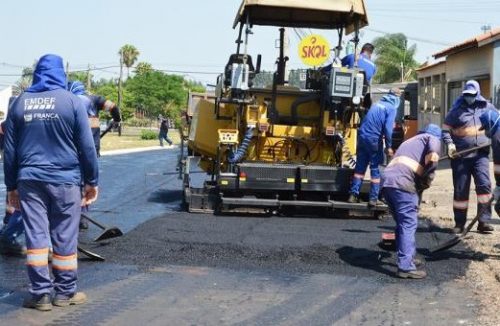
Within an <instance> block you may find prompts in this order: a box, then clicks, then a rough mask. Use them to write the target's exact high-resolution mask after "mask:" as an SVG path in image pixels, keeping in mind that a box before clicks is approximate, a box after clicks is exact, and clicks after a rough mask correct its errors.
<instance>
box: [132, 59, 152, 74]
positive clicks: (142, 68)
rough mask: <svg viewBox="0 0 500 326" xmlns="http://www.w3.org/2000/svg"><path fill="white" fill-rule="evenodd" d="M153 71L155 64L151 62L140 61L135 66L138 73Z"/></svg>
mask: <svg viewBox="0 0 500 326" xmlns="http://www.w3.org/2000/svg"><path fill="white" fill-rule="evenodd" d="M152 71H153V66H152V65H151V64H150V63H149V62H139V63H138V64H137V65H136V66H135V73H136V74H138V75H143V74H147V73H148V72H152Z"/></svg>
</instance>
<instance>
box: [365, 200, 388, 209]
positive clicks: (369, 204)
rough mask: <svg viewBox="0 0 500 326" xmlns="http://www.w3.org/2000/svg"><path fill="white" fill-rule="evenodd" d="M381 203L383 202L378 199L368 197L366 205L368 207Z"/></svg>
mask: <svg viewBox="0 0 500 326" xmlns="http://www.w3.org/2000/svg"><path fill="white" fill-rule="evenodd" d="M381 205H384V203H383V202H381V201H380V200H378V199H370V201H369V202H368V207H370V208H373V207H377V206H381Z"/></svg>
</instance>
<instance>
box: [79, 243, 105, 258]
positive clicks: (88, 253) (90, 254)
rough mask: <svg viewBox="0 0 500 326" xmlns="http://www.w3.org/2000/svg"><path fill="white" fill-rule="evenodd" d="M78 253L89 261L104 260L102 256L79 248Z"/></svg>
mask: <svg viewBox="0 0 500 326" xmlns="http://www.w3.org/2000/svg"><path fill="white" fill-rule="evenodd" d="M78 252H81V253H82V254H84V255H85V256H87V257H89V258H90V260H95V261H104V260H105V259H104V257H103V256H101V255H98V254H96V253H95V252H92V251H88V250H87V249H83V248H82V247H80V246H78Z"/></svg>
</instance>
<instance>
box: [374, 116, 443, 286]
mask: <svg viewBox="0 0 500 326" xmlns="http://www.w3.org/2000/svg"><path fill="white" fill-rule="evenodd" d="M440 153H441V129H440V128H439V127H438V126H436V125H433V124H430V125H428V126H427V127H426V128H425V129H424V130H422V131H420V132H419V133H418V134H417V135H416V136H415V137H412V138H410V139H408V140H407V141H405V142H404V143H403V144H401V146H400V147H399V149H398V150H397V152H396V155H394V158H393V159H392V160H391V162H390V163H389V165H388V166H387V168H386V169H385V170H384V176H383V178H382V192H383V194H384V197H385V199H386V201H387V204H388V205H389V208H390V209H391V212H392V214H393V216H394V219H395V220H396V246H397V254H398V272H397V275H398V276H399V277H401V278H411V279H421V278H424V277H426V276H427V274H426V272H425V270H418V269H417V266H416V265H419V264H420V263H421V262H420V261H419V260H418V259H416V258H415V255H416V244H415V232H416V230H417V225H418V204H419V193H421V192H422V191H423V190H425V189H427V188H429V187H430V185H431V182H432V180H433V179H434V172H435V170H436V168H437V165H438V162H439V156H440Z"/></svg>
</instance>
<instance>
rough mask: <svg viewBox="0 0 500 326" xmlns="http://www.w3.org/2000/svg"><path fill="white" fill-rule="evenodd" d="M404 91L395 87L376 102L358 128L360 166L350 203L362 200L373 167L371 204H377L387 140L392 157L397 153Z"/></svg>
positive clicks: (355, 171) (388, 153)
mask: <svg viewBox="0 0 500 326" xmlns="http://www.w3.org/2000/svg"><path fill="white" fill-rule="evenodd" d="M400 97H401V90H399V89H398V88H394V89H392V90H391V91H390V92H389V94H387V95H385V96H384V97H382V99H381V100H380V101H379V102H377V103H375V104H373V105H372V107H371V108H370V110H368V113H367V114H366V116H365V118H364V119H363V121H362V122H361V127H360V128H359V130H358V143H357V151H356V167H355V168H354V177H353V180H352V184H351V191H350V197H349V200H348V201H349V202H350V203H358V202H359V192H360V190H361V186H362V183H363V179H364V177H365V172H366V169H367V168H368V165H369V166H370V175H371V188H370V198H369V206H376V205H377V200H378V197H379V191H380V171H379V165H380V164H382V162H383V159H384V151H383V149H384V141H385V149H386V153H387V155H388V156H391V157H392V156H393V155H394V151H393V149H392V132H393V129H394V122H395V120H396V114H397V112H398V108H399V105H400V104H401V98H400Z"/></svg>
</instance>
